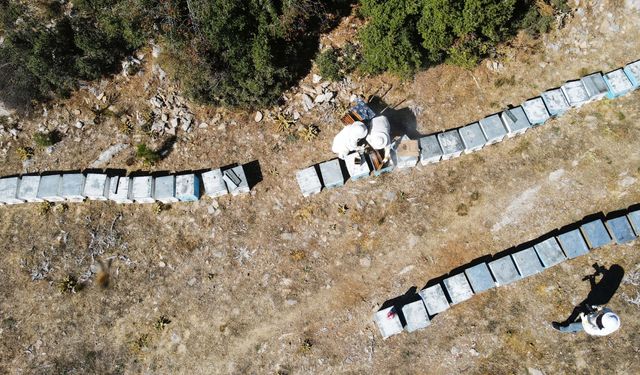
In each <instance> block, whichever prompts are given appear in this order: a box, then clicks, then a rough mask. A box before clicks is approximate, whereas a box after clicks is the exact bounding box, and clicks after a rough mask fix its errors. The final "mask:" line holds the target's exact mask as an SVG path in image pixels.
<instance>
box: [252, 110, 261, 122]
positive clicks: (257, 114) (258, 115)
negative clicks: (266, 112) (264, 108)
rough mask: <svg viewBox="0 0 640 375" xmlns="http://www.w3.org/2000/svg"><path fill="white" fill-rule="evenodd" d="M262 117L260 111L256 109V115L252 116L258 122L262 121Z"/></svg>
mask: <svg viewBox="0 0 640 375" xmlns="http://www.w3.org/2000/svg"><path fill="white" fill-rule="evenodd" d="M262 117H263V115H262V112H260V111H258V112H256V116H255V117H254V118H253V120H254V121H255V122H260V121H262Z"/></svg>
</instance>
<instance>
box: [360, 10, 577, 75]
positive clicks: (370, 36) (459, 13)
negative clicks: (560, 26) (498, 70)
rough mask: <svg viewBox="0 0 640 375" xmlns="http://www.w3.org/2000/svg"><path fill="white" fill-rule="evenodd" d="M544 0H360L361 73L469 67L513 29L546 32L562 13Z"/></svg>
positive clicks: (400, 72) (397, 72)
mask: <svg viewBox="0 0 640 375" xmlns="http://www.w3.org/2000/svg"><path fill="white" fill-rule="evenodd" d="M550 1H551V4H552V5H549V3H544V2H542V3H540V2H534V1H533V0H459V1H456V0H418V1H412V0H390V1H385V0H360V3H361V9H360V14H361V15H362V16H363V17H365V18H367V24H366V26H365V27H364V28H363V29H362V30H361V32H360V33H359V36H358V37H359V39H360V42H361V43H362V53H363V63H362V67H363V70H365V71H366V72H369V73H379V72H382V71H390V72H393V73H396V74H398V75H400V76H409V75H411V74H412V73H413V72H415V71H416V70H417V69H420V68H421V67H423V66H427V65H431V64H435V63H440V62H442V61H446V62H448V63H451V64H455V65H459V66H462V67H466V68H471V67H473V66H475V65H476V64H477V63H478V61H479V60H480V59H481V58H483V57H485V56H487V55H488V54H489V53H490V51H491V50H492V49H493V48H494V46H495V45H496V44H497V43H499V42H501V41H503V40H505V39H506V38H508V37H509V36H511V35H513V34H514V33H515V32H516V31H517V30H518V28H524V29H525V30H526V31H527V32H530V33H534V34H538V33H542V32H546V31H548V30H549V29H550V28H551V26H552V21H553V19H554V14H555V13H556V12H562V11H565V10H566V9H568V7H567V6H566V1H565V0H550ZM536 4H539V6H540V7H543V8H544V9H545V11H544V12H543V13H544V16H543V15H542V14H543V13H541V11H540V10H539V7H538V6H536ZM549 11H550V13H549ZM547 13H548V14H547Z"/></svg>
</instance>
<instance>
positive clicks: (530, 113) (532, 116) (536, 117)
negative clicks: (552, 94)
mask: <svg viewBox="0 0 640 375" xmlns="http://www.w3.org/2000/svg"><path fill="white" fill-rule="evenodd" d="M522 109H524V113H525V114H526V115H527V118H528V119H529V122H530V123H532V124H533V125H542V124H544V123H545V122H546V121H547V120H548V119H549V118H550V117H551V116H550V115H549V112H548V111H547V107H546V106H545V105H544V101H543V100H542V98H540V97H538V98H533V99H529V100H526V101H525V102H524V103H522Z"/></svg>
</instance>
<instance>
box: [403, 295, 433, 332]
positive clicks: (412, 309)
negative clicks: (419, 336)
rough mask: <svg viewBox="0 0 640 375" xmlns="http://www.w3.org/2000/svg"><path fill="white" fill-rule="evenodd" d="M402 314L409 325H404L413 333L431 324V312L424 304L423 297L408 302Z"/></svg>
mask: <svg viewBox="0 0 640 375" xmlns="http://www.w3.org/2000/svg"><path fill="white" fill-rule="evenodd" d="M402 315H404V320H405V322H407V325H406V326H405V327H404V328H405V329H406V330H407V332H409V333H411V332H413V331H417V330H419V329H423V328H425V327H427V326H428V325H429V324H431V321H430V320H429V314H428V313H427V309H426V307H425V306H424V302H422V299H419V300H417V301H413V302H410V303H407V304H406V305H404V306H402Z"/></svg>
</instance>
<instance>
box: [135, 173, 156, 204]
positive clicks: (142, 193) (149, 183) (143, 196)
mask: <svg viewBox="0 0 640 375" xmlns="http://www.w3.org/2000/svg"><path fill="white" fill-rule="evenodd" d="M130 182H131V188H130V197H131V199H132V200H133V201H134V202H136V203H153V202H155V199H153V177H152V176H136V177H132V178H131V180H130Z"/></svg>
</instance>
